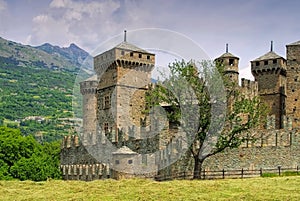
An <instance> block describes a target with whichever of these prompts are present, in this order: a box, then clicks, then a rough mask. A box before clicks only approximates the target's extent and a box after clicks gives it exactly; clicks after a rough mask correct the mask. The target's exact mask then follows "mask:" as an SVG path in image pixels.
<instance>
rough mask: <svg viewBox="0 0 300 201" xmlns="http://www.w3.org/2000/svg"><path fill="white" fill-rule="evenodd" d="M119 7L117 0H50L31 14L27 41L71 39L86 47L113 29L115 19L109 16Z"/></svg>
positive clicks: (34, 42) (67, 42)
mask: <svg viewBox="0 0 300 201" xmlns="http://www.w3.org/2000/svg"><path fill="white" fill-rule="evenodd" d="M119 8H120V3H119V2H116V1H113V0H109V1H89V2H80V1H74V0H53V1H52V2H51V3H50V4H49V8H48V10H47V12H45V13H43V14H40V15H38V16H35V17H34V18H33V20H32V21H33V32H32V34H31V37H30V42H31V43H33V44H40V43H44V42H51V43H54V44H59V45H63V46H66V45H68V44H70V43H72V42H75V43H77V44H79V45H81V46H84V47H86V48H89V47H91V46H92V43H95V42H98V41H99V39H100V38H101V39H102V40H103V38H104V37H103V35H104V34H108V33H115V32H116V31H115V30H116V29H117V27H118V26H117V25H118V22H116V21H115V20H114V17H113V16H114V13H115V12H116V11H117V10H118V9H119Z"/></svg>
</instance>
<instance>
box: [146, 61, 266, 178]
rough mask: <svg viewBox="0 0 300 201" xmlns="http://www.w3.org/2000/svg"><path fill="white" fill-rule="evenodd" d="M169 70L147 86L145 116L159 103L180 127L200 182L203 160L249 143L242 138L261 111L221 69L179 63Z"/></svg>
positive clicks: (209, 64) (205, 64)
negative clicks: (159, 79) (153, 84)
mask: <svg viewBox="0 0 300 201" xmlns="http://www.w3.org/2000/svg"><path fill="white" fill-rule="evenodd" d="M169 71H170V74H168V75H167V74H166V73H162V77H163V78H164V79H165V80H164V81H163V82H159V83H158V84H157V85H156V86H155V87H152V88H151V87H150V90H149V92H148V93H147V95H146V101H147V104H148V106H149V107H148V109H147V111H146V112H149V111H150V109H151V108H152V107H153V106H155V105H160V104H161V103H164V104H167V105H168V106H169V108H171V109H170V110H169V112H168V118H169V121H170V122H173V123H177V124H179V123H180V126H181V127H182V128H183V130H184V131H185V133H186V141H187V144H188V152H187V156H191V155H192V158H193V160H194V170H193V171H194V178H201V170H202V164H203V162H204V160H205V159H207V158H209V157H211V156H213V155H215V154H217V153H219V152H222V151H224V150H225V149H226V148H229V149H231V148H236V147H238V146H240V145H241V143H242V142H244V141H245V140H254V139H255V136H252V135H249V134H247V133H249V132H250V130H251V128H254V127H257V126H258V125H259V123H260V122H262V121H261V120H262V119H264V118H263V117H264V115H265V114H266V109H265V106H264V105H263V104H262V103H261V102H260V100H259V98H258V97H253V98H247V97H245V96H243V94H241V93H239V91H238V89H237V86H236V85H235V84H234V83H232V82H231V81H230V80H229V79H228V77H227V76H226V75H225V73H224V66H223V65H221V64H218V63H213V62H210V61H203V62H201V63H198V64H197V65H195V63H193V62H185V61H183V60H182V61H175V62H174V63H172V64H170V65H169ZM227 101H228V103H227Z"/></svg>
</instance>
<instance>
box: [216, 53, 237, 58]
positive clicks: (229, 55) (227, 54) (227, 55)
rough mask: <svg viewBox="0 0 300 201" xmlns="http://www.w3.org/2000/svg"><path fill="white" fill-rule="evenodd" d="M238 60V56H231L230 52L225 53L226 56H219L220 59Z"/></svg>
mask: <svg viewBox="0 0 300 201" xmlns="http://www.w3.org/2000/svg"><path fill="white" fill-rule="evenodd" d="M228 57H230V58H238V57H237V56H235V55H233V54H231V53H230V52H225V53H224V54H222V55H221V56H219V57H218V58H228Z"/></svg>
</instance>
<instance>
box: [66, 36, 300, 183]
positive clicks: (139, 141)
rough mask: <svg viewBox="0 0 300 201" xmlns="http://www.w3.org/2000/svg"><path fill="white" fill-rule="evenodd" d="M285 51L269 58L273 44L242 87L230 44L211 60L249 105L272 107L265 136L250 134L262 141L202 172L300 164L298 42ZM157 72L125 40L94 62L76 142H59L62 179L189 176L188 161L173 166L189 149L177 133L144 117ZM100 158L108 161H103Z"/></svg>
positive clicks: (151, 58)
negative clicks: (254, 100)
mask: <svg viewBox="0 0 300 201" xmlns="http://www.w3.org/2000/svg"><path fill="white" fill-rule="evenodd" d="M286 48H287V57H286V58H284V57H282V56H279V55H277V54H276V53H275V52H274V51H273V45H272V44H271V49H270V51H269V52H267V53H266V54H264V55H262V56H260V57H258V58H257V59H254V60H253V61H251V72H252V74H253V76H254V78H255V81H250V80H247V79H244V78H242V79H241V85H240V86H239V84H238V80H239V70H238V69H239V67H238V64H239V58H238V57H237V56H235V55H233V54H232V53H230V52H229V51H228V45H226V52H225V53H224V54H223V55H221V56H220V57H218V58H216V61H218V62H221V63H223V65H224V66H225V74H226V76H227V77H228V78H229V79H230V80H231V81H233V83H235V85H236V87H237V88H238V90H239V91H240V93H242V94H244V95H245V96H247V97H250V98H252V97H254V96H260V98H261V99H262V100H263V102H265V104H266V105H268V106H269V116H268V119H267V124H266V125H265V127H264V128H263V129H261V128H260V129H258V130H253V131H252V134H255V135H256V136H258V137H259V140H257V141H256V142H255V143H253V142H245V143H244V144H243V145H242V146H241V147H239V148H237V149H232V150H225V152H223V153H220V154H217V155H215V156H213V157H211V158H208V159H207V160H206V161H205V163H204V164H203V166H204V168H205V169H206V170H220V169H223V168H225V169H241V168H244V169H248V170H251V169H257V168H276V167H277V166H287V167H294V166H298V165H300V155H299V153H300V152H299V151H300V136H299V132H298V129H299V126H300V100H299V93H300V84H299V83H300V41H299V42H295V43H291V44H289V45H287V46H286ZM154 65H155V55H154V54H152V53H149V52H147V51H145V50H143V49H140V48H138V47H136V46H134V45H132V44H130V43H128V42H127V41H126V37H125V40H124V42H122V43H120V44H119V45H117V46H116V47H114V48H112V49H111V50H108V51H106V52H104V53H102V54H100V55H98V56H96V57H95V58H94V68H95V71H96V73H97V75H96V76H94V77H92V78H89V79H88V80H86V81H84V82H82V83H80V88H81V93H82V95H83V133H81V134H80V136H81V139H80V140H79V139H78V137H76V136H67V137H65V138H64V140H63V143H62V149H61V169H62V173H63V178H64V179H66V180H68V179H75V180H86V181H88V180H94V179H104V178H110V177H112V178H116V179H120V178H130V177H134V176H137V175H138V173H139V172H141V171H144V170H145V168H146V169H147V168H149V169H151V170H152V172H151V171H149V174H148V175H145V174H144V175H139V176H145V177H153V178H154V177H155V176H156V175H157V174H158V170H160V169H163V168H165V169H166V170H167V173H169V174H170V173H174V172H182V171H190V170H191V165H192V160H191V158H190V157H189V156H182V157H181V159H180V160H177V159H178V154H179V153H184V152H186V150H187V145H186V144H185V143H182V141H180V140H179V139H180V136H182V135H183V133H182V132H181V131H180V128H176V127H173V126H172V125H171V124H170V125H169V123H164V124H162V126H161V128H160V129H159V130H157V126H156V125H159V124H160V123H161V122H163V120H162V119H160V117H159V116H157V117H153V118H147V117H146V116H145V114H144V113H143V109H144V108H145V93H146V91H147V88H148V86H149V83H150V78H151V77H150V76H151V71H152V69H153V67H154ZM229 106H230V104H229ZM111 147H113V148H111ZM97 154H98V155H104V156H106V157H105V158H104V159H101V160H100V159H99V158H98V155H97ZM171 163H173V165H171V166H169V167H167V168H166V166H164V165H166V164H171ZM153 170H156V171H154V172H153ZM165 173H166V172H164V174H165Z"/></svg>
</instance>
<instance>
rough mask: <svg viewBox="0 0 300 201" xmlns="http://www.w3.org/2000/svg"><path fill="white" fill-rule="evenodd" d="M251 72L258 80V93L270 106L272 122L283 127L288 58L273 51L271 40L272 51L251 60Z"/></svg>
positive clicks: (275, 125) (278, 126) (276, 126)
mask: <svg viewBox="0 0 300 201" xmlns="http://www.w3.org/2000/svg"><path fill="white" fill-rule="evenodd" d="M251 72H252V75H253V76H254V78H255V81H257V82H258V94H259V96H260V97H261V99H262V101H263V102H265V104H266V105H268V106H269V107H270V113H269V115H271V116H273V117H274V118H275V122H272V123H271V124H272V125H273V126H274V127H275V128H276V129H280V128H283V118H284V116H285V110H286V109H285V105H286V104H285V100H286V60H285V59H284V58H283V57H281V56H279V55H278V54H276V53H275V52H274V51H273V42H272V41H271V48H270V51H269V52H268V53H266V54H264V55H262V56H261V57H258V58H257V59H255V60H253V61H251Z"/></svg>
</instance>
